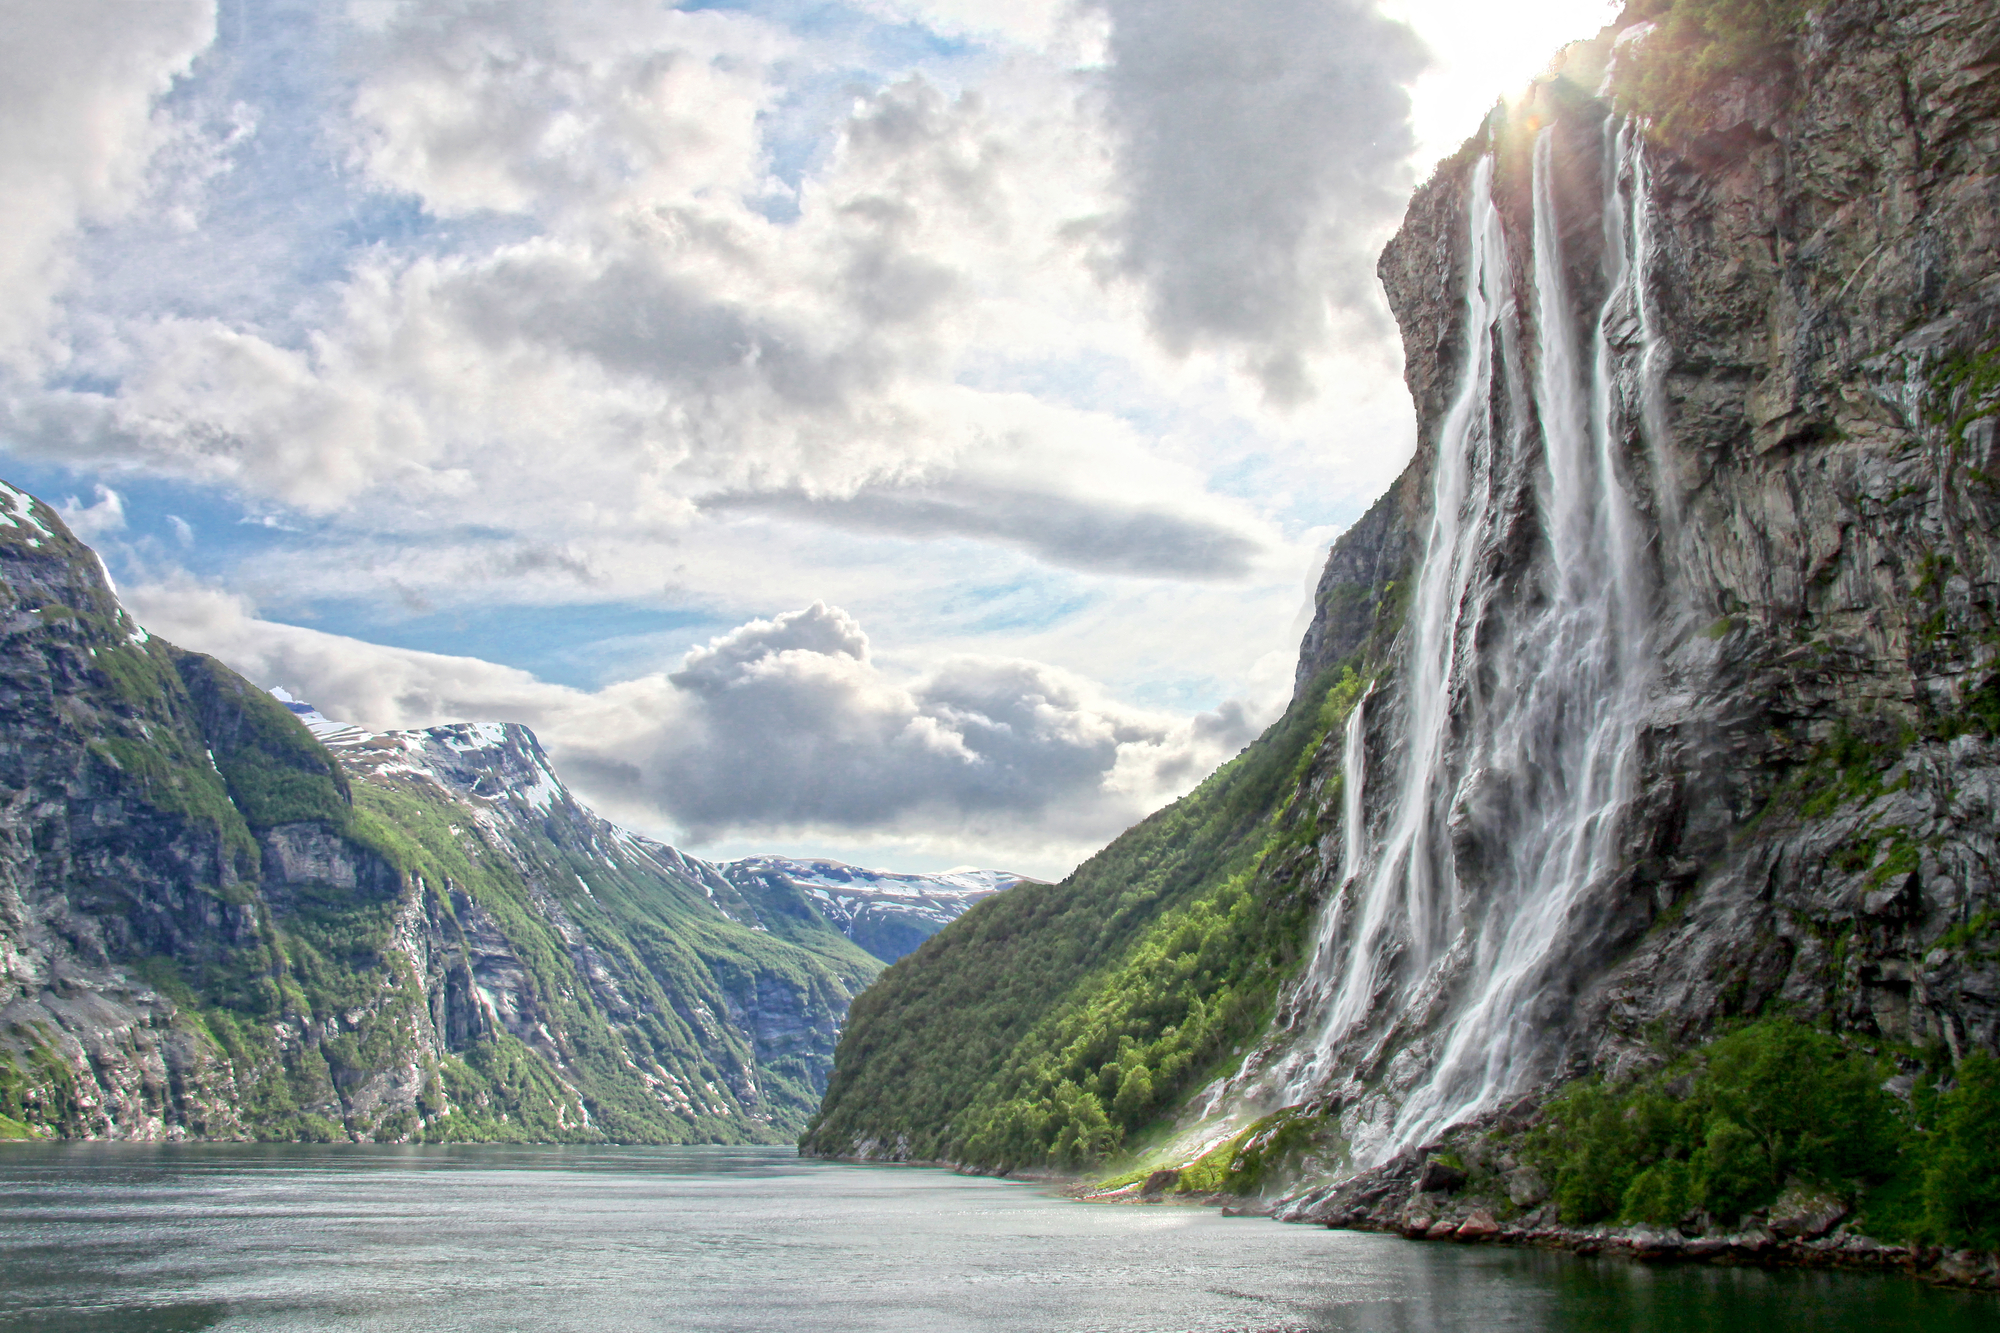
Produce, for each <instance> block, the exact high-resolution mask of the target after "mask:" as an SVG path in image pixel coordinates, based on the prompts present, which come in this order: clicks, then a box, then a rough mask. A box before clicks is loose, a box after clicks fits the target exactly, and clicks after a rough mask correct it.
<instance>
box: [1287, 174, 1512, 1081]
mask: <svg viewBox="0 0 2000 1333" xmlns="http://www.w3.org/2000/svg"><path fill="white" fill-rule="evenodd" d="M1467 226H1468V234H1469V241H1470V244H1469V247H1468V260H1467V263H1466V276H1465V330H1466V351H1465V363H1464V366H1463V369H1462V370H1461V372H1460V375H1459V391H1458V396H1457V397H1456V399H1454V400H1453V402H1452V404H1451V407H1450V409H1449V410H1448V411H1447V412H1446V414H1445V418H1444V421H1443V423H1442V426H1441V428H1440V429H1439V431H1438V436H1437V446H1436V455H1437V456H1436V461H1435V463H1434V465H1433V468H1432V476H1433V483H1432V498H1431V519H1430V526H1429V529H1428V531H1427V533H1426V535H1425V540H1424V557H1423V565H1422V571H1421V573H1420V574H1419V575H1418V580H1417V588H1416V594H1415V597H1414V598H1413V601H1412V606H1411V624H1410V637H1409V658H1408V661H1409V670H1408V679H1407V681H1406V682H1405V684H1404V687H1403V697H1404V700H1405V703H1404V715H1405V732H1404V735H1403V737H1402V738H1401V739H1402V744H1401V745H1400V746H1399V747H1398V750H1399V752H1398V761H1399V769H1398V771H1397V773H1396V775H1395V777H1394V779H1393V782H1394V786H1393V794H1392V795H1391V797H1390V819H1389V822H1388V824H1387V825H1386V827H1385V831H1384V840H1383V843H1382V846H1381V848H1380V849H1379V851H1377V852H1376V854H1375V856H1374V858H1373V866H1372V870H1371V871H1370V872H1369V873H1368V875H1367V877H1366V879H1365V881H1364V882H1363V883H1360V884H1354V885H1349V886H1348V887H1347V888H1346V890H1345V891H1343V892H1342V893H1341V894H1339V895H1337V897H1336V903H1335V906H1334V907H1333V908H1332V909H1331V910H1330V911H1329V912H1328V913H1327V915H1326V918H1325V920H1324V922H1323V924H1322V926H1321V929H1320V932H1319V939H1318V941H1317V944H1316V948H1315V950H1314V955H1313V962H1312V965H1311V967H1310V968H1309V970H1308V973H1307V975H1306V977H1305V981H1304V988H1305V992H1306V996H1305V998H1306V1001H1307V1006H1308V1008H1309V1009H1311V1010H1316V1011H1318V1012H1320V1013H1321V1014H1322V1015H1323V1018H1322V1020H1321V1022H1320V1024H1319V1030H1318V1034H1317V1037H1316V1039H1315V1040H1314V1041H1313V1043H1312V1044H1311V1047H1310V1052H1311V1054H1310V1057H1309V1058H1308V1059H1307V1060H1306V1061H1304V1062H1302V1063H1301V1065H1300V1066H1299V1067H1297V1068H1295V1069H1294V1070H1293V1071H1292V1072H1291V1075H1290V1077H1289V1079H1288V1080H1287V1085H1286V1088H1285V1091H1286V1094H1287V1096H1288V1097H1289V1098H1290V1099H1297V1098H1299V1097H1301V1096H1303V1095H1305V1094H1306V1093H1308V1092H1309V1091H1310V1090H1311V1089H1312V1088H1313V1086H1314V1085H1315V1084H1316V1083H1317V1082H1318V1081H1319V1080H1320V1079H1321V1078H1322V1077H1323V1076H1324V1074H1325V1072H1326V1071H1325V1068H1324V1066H1325V1064H1326V1060H1327V1057H1328V1056H1330V1054H1331V1052H1332V1050H1333V1048H1334V1047H1335V1046H1336V1045H1337V1043H1338V1042H1339V1040H1340V1039H1341V1038H1342V1037H1343V1036H1344V1035H1346V1033H1347V1032H1348V1030H1349V1029H1350V1028H1352V1027H1353V1026H1354V1025H1355V1024H1356V1023H1357V1022H1359V1021H1360V1020H1361V1019H1362V1018H1364V1017H1366V1016H1367V1014H1368V1011H1369V1009H1370V1007H1371V1005H1372V1001H1373V999H1374V995H1375V990H1376V986H1377V983H1378V981H1379V980H1380V979H1381V978H1380V974H1379V972H1378V967H1379V965H1380V964H1381V963H1382V962H1384V961H1387V960H1386V958H1385V955H1386V954H1387V953H1389V952H1391V951H1394V952H1398V953H1406V954H1410V955H1413V957H1412V960H1411V961H1412V964H1413V965H1414V966H1416V967H1418V968H1424V967H1428V966H1429V963H1430V954H1431V953H1432V952H1433V951H1434V950H1435V949H1436V948H1437V947H1439V945H1440V944H1441V942H1442V938H1443V937H1445V936H1446V935H1447V934H1448V924H1447V920H1446V919H1447V918H1448V915H1449V908H1450V903H1451V900H1452V886H1451V884H1450V882H1449V878H1448V877H1449V875H1450V863H1449V861H1448V860H1445V859H1441V858H1439V857H1438V856H1437V849H1438V845H1439V843H1440V842H1441V838H1440V837H1439V831H1440V825H1441V824H1442V821H1443V817H1444V810H1443V808H1442V807H1443V805H1444V804H1445V802H1444V794H1443V793H1441V792H1440V790H1439V788H1440V785H1441V780H1442V778H1443V776H1444V772H1445V762H1446V757H1447V756H1446V751H1447V748H1448V742H1449V739H1450V725H1451V678H1452V668H1453V664H1454V662H1455V661H1456V659H1457V656H1458V634H1459V624H1460V618H1459V611H1460V608H1461V607H1462V605H1463V604H1464V601H1465V594H1466V589H1467V586H1468V585H1469V584H1470V582H1471V579H1472V569H1473V559H1474V555H1475V553H1476V551H1477V550H1478V548H1479V545H1480V539H1481V537H1482V536H1483V533H1484V529H1485V525H1486V522H1487V514H1488V509H1489V506H1488V505H1487V503H1486V502H1485V501H1486V496H1485V495H1484V493H1483V487H1482V486H1481V485H1480V483H1481V482H1483V481H1484V480H1485V474H1486V470H1487V469H1488V468H1490V466H1491V462H1492V458H1493V445H1494V443H1495V441H1494V439H1493V434H1494V431H1493V421H1492V415H1491V412H1490V397H1491V390H1492V386H1493V376H1494V372H1495V367H1496V362H1497V361H1498V359H1499V354H1500V349H1499V346H1498V342H1499V336H1500V333H1499V330H1500V326H1501V325H1503V324H1504V323H1505V322H1507V321H1508V320H1510V319H1511V318H1512V298H1511V295H1510V283H1509V272H1508V264H1507V241H1506V236H1505V234H1504V233H1503V231H1502V229H1501V225H1500V218H1499V214H1498V213H1497V211H1496V210H1495V209H1494V206H1493V160H1492V158H1490V157H1485V158H1481V159H1480V161H1479V163H1478V165H1477V166H1476V167H1475V168H1474V170H1473V177H1472V202H1471V207H1470V213H1469V217H1468V222H1467ZM1354 814H1355V819H1354V821H1353V822H1352V823H1350V824H1349V825H1348V827H1347V829H1346V830H1345V836H1346V839H1347V845H1348V846H1349V847H1351V848H1359V847H1360V846H1361V844H1362V842H1363V838H1364V832H1363V829H1362V827H1361V821H1360V818H1359V811H1358V810H1357V811H1354ZM1441 881H1442V882H1441ZM1356 894H1358V899H1357V905H1358V907H1359V915H1358V918H1357V919H1356V920H1355V921H1354V923H1353V926H1352V928H1351V929H1348V928H1347V920H1346V917H1347V912H1346V910H1345V908H1346V903H1347V901H1348V900H1349V898H1350V897H1352V896H1354V895H1356ZM1343 936H1344V938H1343ZM1392 936H1395V937H1397V938H1394V939H1392V938H1391V937H1392Z"/></svg>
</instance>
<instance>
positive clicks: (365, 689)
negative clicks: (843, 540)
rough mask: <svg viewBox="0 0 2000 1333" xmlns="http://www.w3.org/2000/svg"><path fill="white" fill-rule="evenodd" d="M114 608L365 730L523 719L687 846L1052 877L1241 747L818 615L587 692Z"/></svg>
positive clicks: (213, 609)
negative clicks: (958, 859)
mask: <svg viewBox="0 0 2000 1333" xmlns="http://www.w3.org/2000/svg"><path fill="white" fill-rule="evenodd" d="M126 602H127V604H128V605H130V606H131V607H132V608H133V610H134V611H135V612H136V614H137V615H138V616H139V618H140V619H141V620H142V621H143V622H144V623H145V624H146V625H147V626H148V628H150V629H152V630H153V631H155V632H156V633H160V634H164V635H165V636H167V637H169V638H171V639H173V640H175V641H176V642H179V643H181V644H183V645H184V646H187V647H191V648H195V649H197V650H199V651H204V652H208V653H211V654H214V655H215V656H218V657H221V658H222V659H223V660H225V661H228V662H230V663H231V664H232V665H234V666H236V667H237V669H238V670H241V671H243V672H244V673H245V674H247V675H249V676H250V677H251V678H252V679H253V680H256V681H257V682H258V683H260V684H262V685H265V686H267V687H269V686H275V685H283V686H285V687H286V688H287V689H289V690H291V691H292V692H293V693H294V694H296V695H299V696H300V697H303V698H308V699H310V700H312V701H313V702H314V703H315V704H316V705H318V706H319V707H320V708H321V710H322V711H324V712H326V713H327V714H328V715H329V716H334V717H340V718H344V719H349V720H354V721H358V722H361V723H363V724H365V725H368V726H370V727H374V728H394V727H412V726H425V725H433V724H436V723H439V722H444V721H451V720H456V719H460V718H466V717H474V718H489V719H501V720H508V721H519V722H524V723H526V724H528V725H530V726H532V727H534V728H535V729H536V731H537V732H538V734H539V735H540V737H541V739H542V742H543V744H544V745H545V746H547V747H548V749H549V751H550V753H551V755H552V756H553V757H554V759H555V762H556V763H557V765H558V767H559V769H560V770H561V771H562V772H563V774H564V776H565V778H566V779H568V780H569V781H570V783H571V784H572V785H573V786H574V787H575V788H576V790H577V791H578V793H579V795H581V796H583V797H584V798H585V799H586V800H589V801H591V802H593V803H595V804H597V805H598V806H599V807H600V808H602V809H604V810H605V811H606V812H607V813H610V814H612V815H614V816H615V817H619V818H623V819H625V820H627V821H629V822H631V823H634V824H636V825H638V826H639V827H642V828H649V829H653V830H657V831H661V832H665V833H668V834H669V835H670V836H678V837H680V838H682V839H684V840H687V841H691V842H692V843H694V844H695V845H696V846H699V845H700V844H702V843H704V842H708V841H711V840H715V839H718V838H723V837H734V838H737V839H742V838H745V837H763V838H765V839H789V840H798V839H801V838H804V839H812V840H815V841H818V842H821V843H829V842H831V843H838V842H840V841H841V840H847V841H849V842H857V841H858V842H880V841H881V840H883V839H884V838H889V839H894V840H897V841H900V842H902V843H903V844H905V845H907V846H911V847H913V848H920V849H924V850H927V851H930V852H932V853H940V854H944V853H948V854H962V853H965V852H967V851H976V852H979V853H983V854H985V855H986V856H987V857H988V858H989V859H992V860H994V861H995V862H996V863H1004V864H1008V865H1010V866H1014V867H1017V868H1020V869H1024V870H1028V871H1031V872H1041V873H1059V872H1060V871H1062V870H1065V869H1067V868H1068V866H1069V865H1070V864H1073V863H1074V861H1075V860H1076V859H1078V858H1079V857H1081V856H1082V855H1083V854H1084V853H1085V852H1086V851H1088V850H1089V849H1090V848H1092V847H1094V846H1097V845H1099V844H1101V843H1102V842H1103V841H1105V840H1106V839H1108V838H1109V837H1111V836H1112V835H1113V834H1115V833H1117V832H1118V831H1119V830H1120V829H1122V828H1124V827H1126V826H1127V825H1129V824H1130V823H1131V822H1132V821H1133V820H1135V819H1136V818H1138V817H1140V816H1141V815H1143V814H1145V813H1146V812H1147V811H1149V810H1151V809H1153V808H1155V807H1156V806H1158V805H1159V804H1160V803H1161V802H1163V801H1165V800H1167V799H1169V798H1170V797H1172V796H1173V795H1176V794H1178V793H1179V792H1180V791H1183V790H1185V789H1186V788H1188V787H1189V786H1192V785H1193V783H1194V782H1195V781H1197V780H1198V779H1199V778H1200V777H1201V776H1202V775H1203V774H1204V773H1206V772H1207V771H1209V769H1211V768H1212V767H1213V766H1214V765H1215V764H1216V763H1217V762H1219V761H1220V760H1222V759H1224V758H1227V757H1228V756H1229V755H1230V754H1232V753H1234V752H1235V751H1236V750H1237V749H1240V748H1241V747H1242V746H1243V745H1244V744H1246V743H1247V742H1248V741H1249V739H1250V738H1251V736H1252V735H1253V734H1254V727H1253V725H1252V719H1251V718H1250V717H1249V715H1248V714H1247V713H1246V711H1245V710H1244V709H1243V707H1242V706H1241V705H1238V704H1229V705H1225V706H1224V707H1223V708H1221V709H1219V710H1216V711H1215V712H1212V713H1207V714H1201V715H1197V716H1195V717H1192V718H1185V717H1173V716H1169V715H1165V714H1160V713H1154V712H1149V711H1146V710H1143V709H1135V708H1130V707H1126V706H1123V705H1120V704H1118V703H1116V702H1113V701H1111V700H1109V699H1108V698H1106V697H1105V696H1104V694H1103V692H1102V691H1101V690H1100V689H1098V688H1097V687H1096V686H1094V685H1093V684H1092V683H1091V682H1089V681H1087V680H1084V679H1083V678H1081V677H1078V676H1076V675H1074V674H1073V673H1070V672H1066V671H1062V670H1060V669H1057V668H1054V667H1050V666H1048V665H1045V664H1042V663H1037V662H1031V661H1024V660H1020V659H999V658H990V657H956V658H949V659H946V660H944V661H941V662H938V663H936V664H935V665H933V666H932V667H930V668H929V669H927V670H924V671H921V672H918V673H915V674H912V675H903V674H895V673H891V672H889V671H886V670H884V669H883V668H882V667H880V666H879V665H878V664H877V663H876V662H875V661H874V660H873V657H872V654H871V652H870V648H869V644H868V640H867V636H866V635H865V634H863V632H862V630H861V627H860V625H859V624H858V623H856V622H855V621H854V620H853V618H852V617H850V616H848V615H847V614H846V613H845V612H843V611H841V610H839V609H838V608H836V607H829V606H827V605H826V604H824V603H814V604H813V605H812V606H810V607H807V608H805V609H803V610H800V611H795V612H791V613H788V614H786V615H781V616H778V617H776V618H774V619H771V620H757V621H752V622H750V623H748V624H745V625H743V626H740V627H738V628H737V629H735V630H732V631H730V632H729V633H728V634H725V635H721V636H719V637H717V638H715V639H713V640H711V641H710V642H709V643H708V644H707V645H706V646H705V647H700V648H697V649H695V650H694V651H692V652H690V653H689V654H688V655H687V657H686V659H685V660H684V662H683V664H682V666H681V669H680V670H678V671H675V672H672V673H670V674H668V673H662V674H655V675H650V676H645V677H641V678H639V679H637V680H631V681H625V682H622V683H620V684H617V685H613V686H610V687H608V688H606V689H603V690H599V691H594V692H587V691H581V690H575V689H569V688H566V687H563V686H558V685H551V684H548V683H546V682H542V681H538V680H536V679H535V678H534V677H533V676H531V675H529V674H528V673H526V672H523V671H518V670H514V669H512V668H508V667H502V666H497V665H495V664H492V663H488V662H482V661H479V660H477V659H473V658H464V657H447V656H442V655H439V654H433V653H421V652H414V651H409V650H404V649H393V648H385V647H381V646H379V645H374V644H366V643H360V642H357V641H355V640H351V639H344V638H341V637H340V636H337V635H331V634H326V633H322V632H320V631H317V630H311V629H303V628H299V627H296V626H289V625H279V624H273V623H271V622H268V621H264V620H260V619H258V618H257V617H256V615H255V612H254V609H253V608H252V607H250V606H249V605H248V604H247V603H246V602H244V601H243V600H242V599H241V598H239V597H235V596H232V595H230V594H226V593H222V592H219V591H217V590H214V589H211V588H206V587H202V586H200V585H195V584H191V583H185V582H182V583H178V584H154V585H150V586H147V587H142V588H136V589H133V590H132V591H130V592H129V593H127V594H126Z"/></svg>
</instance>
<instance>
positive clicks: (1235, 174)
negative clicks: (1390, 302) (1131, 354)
mask: <svg viewBox="0 0 2000 1333" xmlns="http://www.w3.org/2000/svg"><path fill="white" fill-rule="evenodd" d="M1104 6H1105V9H1106V11H1107V12H1108V13H1109V14H1110V15H1111V20H1112V35H1111V48H1110V53H1111V63H1110V66H1109V68H1108V70H1107V72H1106V75H1105V81H1106V88H1107V92H1108V98H1109V106H1110V118H1111V123H1112V126H1113V127H1114V128H1115V129H1116V130H1117V131H1118V132H1119V134H1120V136H1121V146H1120V153H1119V162H1120V169H1121V174H1122V177H1123V182H1124V185H1125V190H1126V197H1127V201H1128V202H1127V205H1126V207H1125V209H1124V210H1123V212H1122V214H1121V215H1120V217H1119V218H1118V221H1117V240H1118V247H1119V255H1118V265H1119V268H1120V269H1121V271H1123V272H1125V273H1127V274H1130V275H1131V276H1133V277H1135V278H1137V279H1138V280H1140V281H1141V282H1143V283H1144V284H1145V285H1146V288H1147V290H1148V293H1149V303H1148V304H1149V314H1150V318H1151V321H1152V325H1153V328H1154V329H1155V331H1156V332H1157V333H1158V335H1159V336H1160V338H1161V339H1162V340H1163V341H1164V342H1165V343H1166V344H1167V345H1168V346H1169V347H1170V348H1172V349H1173V350H1175V351H1177V352H1186V351H1189V350H1192V349H1194V348H1197V347H1219V348H1221V349H1223V350H1225V351H1234V352H1238V353H1239V354H1240V355H1242V356H1243V358H1244V359H1245V361H1246V364H1247V366H1248V368H1249V369H1250V371H1251V373H1252V374H1254V375H1255V376H1256V378H1257V379H1258V380H1259V381H1260V382H1261V383H1262V385H1263V386H1264V389H1265V391H1266V393H1267V394H1268V395H1269V396H1270V397H1271V398H1272V399H1273V400H1274V401H1276V402H1278V403H1281V404H1291V403H1296V402H1299V401H1301V400H1303V399H1306V398H1309V397H1311V396H1312V395H1313V393H1314V391H1315V386H1314V384H1313V383H1312V376H1311V370H1310V366H1311V362H1312V361H1313V360H1314V359H1315V358H1316V356H1317V355H1318V354H1319V353H1320V352H1321V351H1322V350H1323V349H1324V348H1325V347H1326V345H1327V344H1328V342H1329V340H1330V337H1331V335H1332V333H1333V331H1334V325H1335V321H1336V319H1338V318H1341V317H1346V318H1347V319H1349V320H1352V319H1353V317H1355V316H1357V315H1359V316H1361V317H1362V319H1363V323H1364V327H1365V326H1366V325H1367V324H1369V323H1373V324H1374V325H1375V326H1376V327H1377V328H1381V329H1384V330H1386V321H1384V320H1382V319H1381V318H1380V312H1381V310H1382V306H1381V302H1380V298H1379V296H1378V295H1377V292H1376V282H1375V256H1376V252H1377V251H1378V250H1379V249H1380V247H1381V244H1382V242H1383V241H1384V240H1386V239H1387V229H1388V227H1389V226H1391V225H1393V223H1394V222H1395V221H1396V219H1397V218H1398V217H1400V216H1401V214H1402V207H1403V200H1404V199H1405V198H1406V197H1407V194H1408V190H1409V186H1410V184H1411V181H1410V169H1409V160H1408V159H1409V155H1410V150H1411V148H1412V147H1413V139H1412V135H1411V131H1410V98H1409V93H1408V84H1409V82H1410V80H1411V79H1412V78H1414V77H1415V75H1416V74H1417V72H1418V71H1419V70H1420V69H1421V68H1422V66H1423V63H1424V52H1423V47H1422V44H1421V43H1420V42H1419V40H1418V39H1417V37H1416V34H1415V33H1413V32H1412V31H1411V30H1410V29H1409V28H1408V27H1406V26H1405V25H1403V24H1400V23H1396V22H1392V21H1390V20H1388V19H1385V18H1384V17H1383V16H1382V14H1381V12H1380V11H1379V10H1378V9H1377V7H1376V5H1375V3H1374V0H1265V2H1264V3H1259V4H1255V5H1228V4H1216V3H1213V0H1104Z"/></svg>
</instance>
